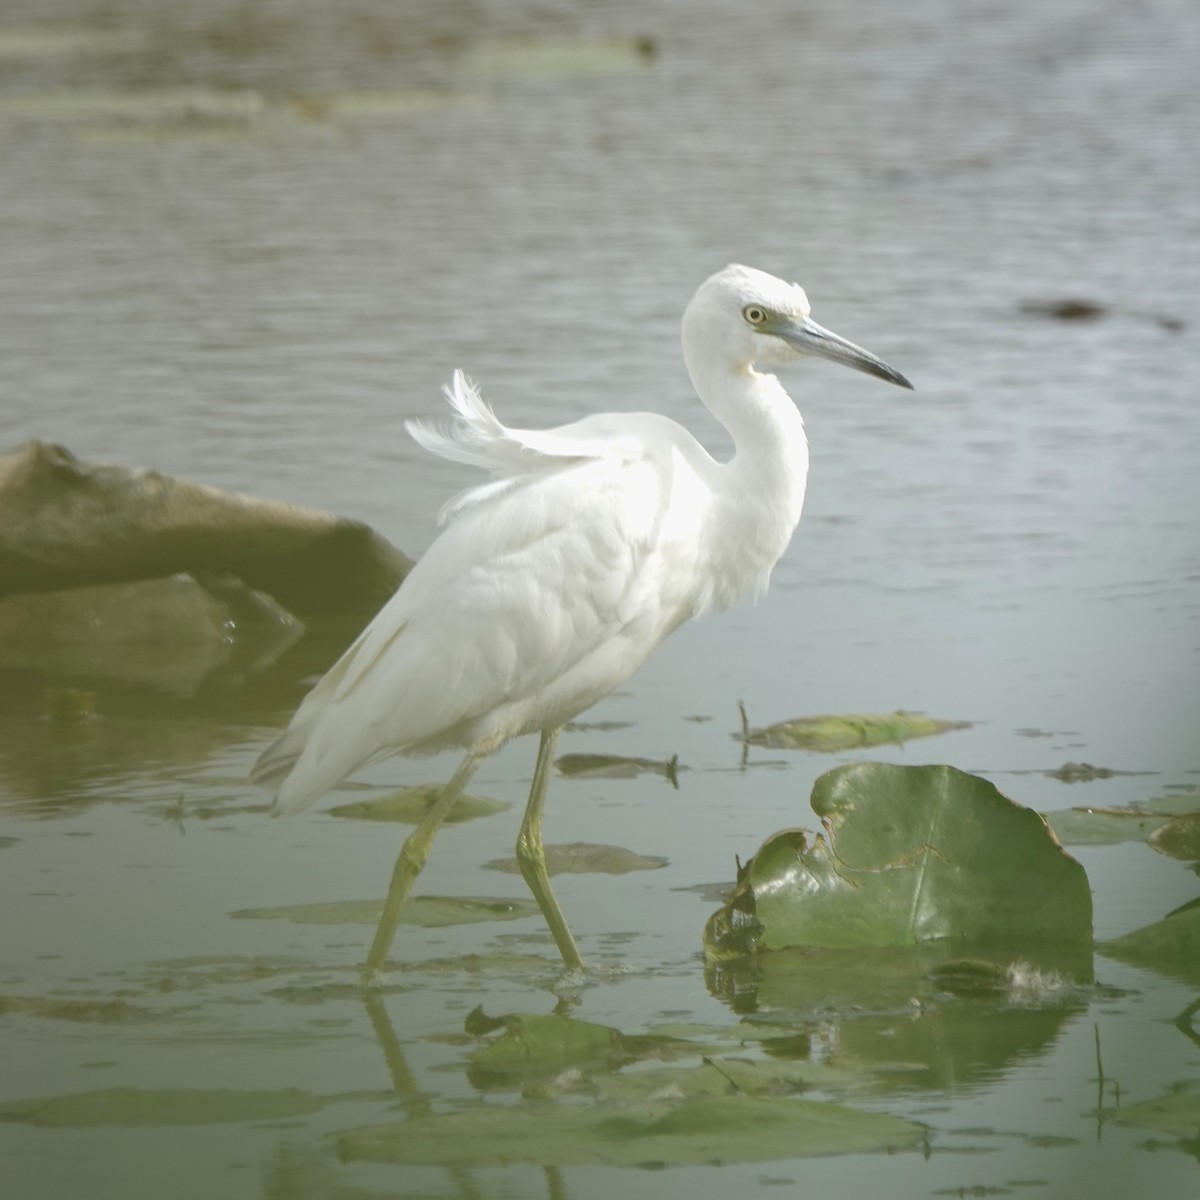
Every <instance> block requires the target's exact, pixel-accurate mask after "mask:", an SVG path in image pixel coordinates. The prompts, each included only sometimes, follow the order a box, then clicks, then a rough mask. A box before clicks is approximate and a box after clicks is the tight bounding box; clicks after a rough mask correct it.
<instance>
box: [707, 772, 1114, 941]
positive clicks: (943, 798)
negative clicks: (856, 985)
mask: <svg viewBox="0 0 1200 1200" xmlns="http://www.w3.org/2000/svg"><path fill="white" fill-rule="evenodd" d="M812 807H813V811H814V812H816V813H817V815H818V816H819V817H820V818H821V822H822V824H823V825H824V827H825V836H821V835H817V837H816V838H815V839H814V840H813V841H811V842H810V840H809V835H808V834H807V833H806V832H805V831H804V830H801V829H785V830H783V831H782V832H780V833H777V834H774V835H773V836H772V837H770V838H768V839H767V841H766V842H765V843H764V844H763V846H762V848H761V849H760V850H759V851H758V853H757V854H756V855H755V856H754V858H753V859H752V860H751V861H750V862H749V863H748V864H747V865H746V867H745V869H744V870H743V872H742V875H741V878H740V880H739V882H738V886H737V888H736V889H735V891H734V894H733V896H732V897H731V898H730V900H729V902H728V903H727V904H726V905H725V906H724V908H722V909H720V910H719V911H718V912H717V913H715V914H714V915H713V917H712V918H710V920H709V922H708V926H707V928H706V930H705V948H706V951H707V953H708V955H709V957H710V959H711V958H718V959H719V958H721V957H723V956H727V955H736V954H743V953H746V952H747V951H749V950H753V949H757V948H761V949H772V950H774V949H780V948H783V947H787V946H823V947H855V946H915V945H919V944H921V943H924V942H930V941H936V940H940V939H950V940H954V941H956V942H960V943H987V942H989V941H998V942H1007V941H1011V940H1012V939H1013V938H1014V937H1017V938H1020V940H1021V942H1022V943H1023V944H1026V945H1034V946H1036V945H1039V944H1057V945H1062V946H1070V945H1085V944H1088V943H1090V941H1091V936H1092V897H1091V890H1090V888H1089V886H1088V881H1087V876H1086V875H1085V874H1084V870H1083V868H1082V867H1081V866H1080V865H1079V863H1077V862H1076V861H1075V860H1074V859H1073V858H1071V857H1070V855H1068V854H1067V853H1066V851H1064V850H1063V848H1062V846H1061V845H1059V843H1058V841H1057V839H1056V838H1055V837H1054V836H1053V834H1052V833H1051V832H1050V830H1049V829H1048V827H1047V825H1046V823H1045V821H1044V820H1043V819H1042V818H1041V816H1039V815H1038V814H1037V813H1035V812H1033V811H1032V810H1030V809H1027V808H1022V807H1021V806H1020V805H1018V804H1015V803H1013V801H1011V800H1009V799H1008V798H1007V797H1006V796H1003V795H1001V793H1000V792H999V791H997V789H996V788H995V786H994V785H993V784H991V783H990V782H988V781H987V780H985V779H981V778H979V777H978V776H974V775H968V774H966V773H965V772H962V771H957V770H955V769H954V768H953V767H945V766H924V767H900V766H893V765H890V764H886V763H858V764H855V765H851V766H846V767H839V768H837V769H836V770H833V771H829V772H827V773H826V774H824V775H822V776H821V777H820V778H819V779H818V780H817V781H816V784H815V785H814V786H813V794H812Z"/></svg>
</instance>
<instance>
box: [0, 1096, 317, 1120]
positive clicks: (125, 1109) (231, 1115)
mask: <svg viewBox="0 0 1200 1200" xmlns="http://www.w3.org/2000/svg"><path fill="white" fill-rule="evenodd" d="M330 1103H331V1099H330V1098H326V1097H321V1096H314V1095H312V1094H311V1093H309V1092H304V1091H301V1090H300V1089H299V1088H281V1089H280V1090H278V1091H273V1092H265V1091H264V1092H239V1091H233V1090H225V1089H216V1090H211V1091H201V1090H190V1089H185V1088H177V1089H164V1090H161V1091H143V1090H141V1089H139V1088H109V1089H107V1090H105V1091H98V1092H82V1093H79V1094H77V1095H71V1096H51V1097H49V1098H48V1099H45V1100H28V1101H22V1102H19V1103H16V1104H6V1105H4V1106H2V1107H0V1119H3V1120H5V1121H16V1122H20V1123H22V1124H25V1125H39V1126H43V1127H46V1128H52V1129H90V1128H97V1127H103V1126H113V1125H121V1126H131V1127H133V1128H144V1127H147V1126H151V1125H217V1124H222V1123H224V1122H239V1123H240V1122H245V1121H274V1120H278V1119H279V1118H281V1117H296V1116H303V1115H304V1114H306V1113H314V1112H317V1111H319V1110H320V1109H322V1108H325V1107H326V1105H328V1104H330Z"/></svg>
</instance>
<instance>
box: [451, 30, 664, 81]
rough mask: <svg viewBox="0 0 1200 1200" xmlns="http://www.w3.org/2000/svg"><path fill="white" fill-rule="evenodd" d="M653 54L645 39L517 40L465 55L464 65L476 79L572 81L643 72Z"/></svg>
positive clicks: (651, 45)
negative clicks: (489, 77) (598, 76)
mask: <svg viewBox="0 0 1200 1200" xmlns="http://www.w3.org/2000/svg"><path fill="white" fill-rule="evenodd" d="M654 55H655V51H654V48H653V43H652V42H650V41H648V40H647V39H644V38H639V39H632V38H631V39H624V38H620V39H616V38H614V39H609V40H604V41H568V40H553V39H543V38H539V39H532V38H530V39H522V38H514V39H507V40H504V41H496V42H487V43H484V44H482V45H480V46H478V47H476V48H475V49H473V50H472V51H471V52H470V53H469V54H468V55H467V56H466V60H465V66H466V68H467V70H468V71H469V72H470V74H471V75H472V76H473V77H474V76H479V75H483V76H507V77H511V78H515V79H543V78H568V79H569V78H577V77H579V76H585V75H613V74H623V73H625V72H629V71H636V70H640V69H642V68H644V67H645V65H646V63H647V62H649V61H650V60H651V59H653V58H654Z"/></svg>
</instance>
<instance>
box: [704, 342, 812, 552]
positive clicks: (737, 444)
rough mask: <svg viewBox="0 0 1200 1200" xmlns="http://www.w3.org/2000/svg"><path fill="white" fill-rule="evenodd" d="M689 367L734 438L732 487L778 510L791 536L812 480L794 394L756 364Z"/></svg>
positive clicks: (711, 405) (730, 473)
mask: <svg viewBox="0 0 1200 1200" xmlns="http://www.w3.org/2000/svg"><path fill="white" fill-rule="evenodd" d="M688 365H689V369H690V372H691V376H692V383H693V385H694V386H695V388H696V392H697V394H698V395H699V396H700V399H701V400H703V401H704V404H705V406H706V407H707V408H708V409H709V411H710V412H711V413H712V414H713V416H715V417H716V418H717V420H718V421H720V422H721V424H722V425H724V426H725V428H726V429H727V430H728V431H729V435H730V436H731V437H732V438H733V445H734V456H733V459H732V460H731V461H730V462H729V464H728V470H729V485H730V487H731V488H735V489H738V490H739V491H742V490H743V489H744V492H745V493H749V494H750V495H753V496H755V497H757V498H760V499H761V500H762V501H763V502H764V504H765V505H766V506H768V507H770V508H773V509H774V511H775V512H776V513H778V515H779V517H780V518H782V520H783V521H785V522H786V523H787V525H788V533H789V536H790V533H791V530H792V529H793V528H795V525H796V523H797V522H798V521H799V520H800V509H801V507H802V505H803V503H804V488H805V483H806V482H807V479H808V438H807V437H806V436H805V433H804V420H803V418H802V417H801V416H800V412H799V410H798V409H797V408H796V405H795V404H794V403H793V401H792V398H791V397H790V396H789V395H788V394H787V392H786V391H785V390H784V388H783V385H782V384H781V383H780V382H779V380H778V379H776V377H775V376H774V375H764V374H760V373H759V372H757V371H755V370H754V369H753V368H752V367H740V368H730V367H715V368H714V367H709V369H707V370H704V369H697V367H696V365H695V364H693V363H689V364H688Z"/></svg>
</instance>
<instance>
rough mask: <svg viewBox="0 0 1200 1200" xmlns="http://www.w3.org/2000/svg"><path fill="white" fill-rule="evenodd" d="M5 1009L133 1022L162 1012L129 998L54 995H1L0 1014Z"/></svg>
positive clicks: (112, 1022)
mask: <svg viewBox="0 0 1200 1200" xmlns="http://www.w3.org/2000/svg"><path fill="white" fill-rule="evenodd" d="M4 1013H22V1014H24V1015H25V1016H29V1017H42V1018H47V1019H49V1020H52V1021H77V1022H79V1023H81V1024H86V1025H132V1024H139V1023H141V1022H143V1021H151V1020H153V1019H154V1018H155V1017H156V1016H158V1015H159V1014H158V1013H156V1012H154V1010H153V1009H149V1008H141V1007H139V1006H138V1005H136V1004H130V1003H129V1002H128V1001H127V1000H69V999H59V998H57V997H54V996H0V1015H3V1014H4Z"/></svg>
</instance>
